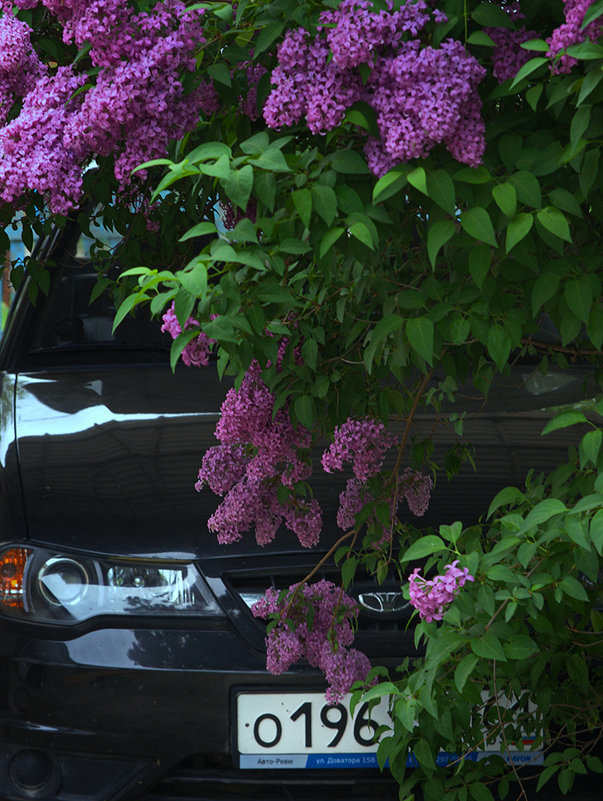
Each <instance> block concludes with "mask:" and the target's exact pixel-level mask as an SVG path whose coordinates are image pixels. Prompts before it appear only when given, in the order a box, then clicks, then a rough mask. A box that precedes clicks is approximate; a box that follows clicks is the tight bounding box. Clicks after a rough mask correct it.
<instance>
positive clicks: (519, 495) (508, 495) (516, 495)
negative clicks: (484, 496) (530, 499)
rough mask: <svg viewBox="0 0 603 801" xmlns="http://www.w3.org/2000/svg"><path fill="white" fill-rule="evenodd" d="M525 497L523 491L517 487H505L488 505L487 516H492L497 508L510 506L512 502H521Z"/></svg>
mask: <svg viewBox="0 0 603 801" xmlns="http://www.w3.org/2000/svg"><path fill="white" fill-rule="evenodd" d="M524 497H525V496H524V494H523V492H522V491H521V490H519V489H517V487H504V488H503V489H501V491H500V492H498V493H497V494H496V495H495V496H494V498H493V499H492V502H491V504H490V506H489V507H488V514H487V515H486V517H492V515H493V514H494V512H496V510H497V509H500V507H501V506H509V505H510V504H516V503H519V502H520V501H522V500H523V499H524Z"/></svg>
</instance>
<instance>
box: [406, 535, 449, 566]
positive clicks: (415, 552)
mask: <svg viewBox="0 0 603 801" xmlns="http://www.w3.org/2000/svg"><path fill="white" fill-rule="evenodd" d="M445 550H447V546H446V543H445V542H444V540H442V539H441V537H438V536H437V535H436V534H426V535H425V536H424V537H421V538H420V539H418V540H417V541H416V542H413V543H412V545H410V546H409V547H408V548H407V549H406V550H405V551H404V554H403V556H402V557H401V558H400V561H401V562H411V561H412V560H413V559H422V558H423V557H425V556H431V555H432V554H434V553H439V552H440V551H445Z"/></svg>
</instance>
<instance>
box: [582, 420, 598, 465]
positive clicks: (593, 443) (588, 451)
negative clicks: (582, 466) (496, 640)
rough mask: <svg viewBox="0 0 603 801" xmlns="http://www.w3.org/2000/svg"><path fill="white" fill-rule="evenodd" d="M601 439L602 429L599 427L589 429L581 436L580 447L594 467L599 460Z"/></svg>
mask: <svg viewBox="0 0 603 801" xmlns="http://www.w3.org/2000/svg"><path fill="white" fill-rule="evenodd" d="M602 439H603V430H601V429H600V428H597V429H595V430H594V431H589V432H588V433H587V434H585V435H584V437H583V438H582V443H581V448H582V450H583V451H584V455H585V456H586V458H587V459H589V460H590V461H591V462H592V463H593V465H594V466H595V467H596V466H597V462H598V460H599V451H600V450H601V440H602Z"/></svg>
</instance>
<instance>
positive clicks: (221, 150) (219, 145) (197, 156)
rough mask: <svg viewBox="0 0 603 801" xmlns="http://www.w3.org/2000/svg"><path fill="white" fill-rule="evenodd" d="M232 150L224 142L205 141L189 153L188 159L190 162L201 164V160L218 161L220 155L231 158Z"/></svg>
mask: <svg viewBox="0 0 603 801" xmlns="http://www.w3.org/2000/svg"><path fill="white" fill-rule="evenodd" d="M231 155H232V151H231V150H230V148H229V147H228V145H226V144H224V142H204V143H203V144H202V145H199V146H198V147H196V148H195V149H194V150H191V152H190V153H189V154H188V155H187V157H186V160H187V161H188V162H189V164H199V162H201V161H207V160H208V159H212V160H213V161H217V160H218V159H219V158H220V156H226V157H227V158H230V156H231Z"/></svg>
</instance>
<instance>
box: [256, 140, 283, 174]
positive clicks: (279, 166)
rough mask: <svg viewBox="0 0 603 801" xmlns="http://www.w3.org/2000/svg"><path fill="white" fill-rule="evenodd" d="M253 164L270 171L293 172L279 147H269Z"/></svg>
mask: <svg viewBox="0 0 603 801" xmlns="http://www.w3.org/2000/svg"><path fill="white" fill-rule="evenodd" d="M253 164H254V165H255V166H256V167H259V168H260V169H261V170H268V171H269V172H291V167H289V163H288V162H287V159H286V158H285V155H284V154H283V153H282V151H281V150H280V148H279V147H274V146H272V147H270V148H268V150H266V151H264V153H261V154H260V155H259V156H258V157H257V158H256V159H254V161H253ZM249 166H251V165H249Z"/></svg>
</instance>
